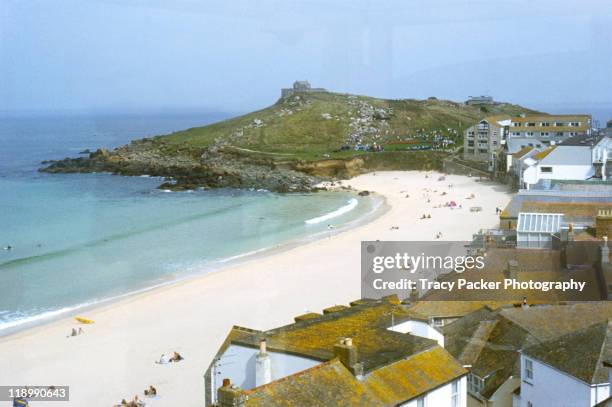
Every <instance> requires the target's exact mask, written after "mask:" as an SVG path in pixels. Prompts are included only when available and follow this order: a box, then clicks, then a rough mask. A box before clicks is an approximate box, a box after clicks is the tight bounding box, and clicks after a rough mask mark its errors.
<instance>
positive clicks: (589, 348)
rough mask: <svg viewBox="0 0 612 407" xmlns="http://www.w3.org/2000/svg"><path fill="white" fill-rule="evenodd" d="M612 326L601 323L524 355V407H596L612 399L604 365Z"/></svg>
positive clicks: (610, 353) (609, 351) (532, 348)
mask: <svg viewBox="0 0 612 407" xmlns="http://www.w3.org/2000/svg"><path fill="white" fill-rule="evenodd" d="M610 358H612V323H611V322H609V321H601V322H598V323H596V324H594V325H591V326H587V327H585V328H581V329H578V330H576V331H574V332H571V333H568V334H566V335H563V336H560V337H558V338H555V339H551V340H548V341H545V342H542V343H538V344H536V345H532V346H529V347H527V348H525V349H523V350H522V351H521V352H520V360H521V389H520V404H519V405H520V406H521V407H533V406H567V407H571V406H576V407H578V406H581V407H582V406H594V405H596V404H598V403H600V402H603V401H604V400H606V399H607V398H608V397H609V396H610V378H609V376H608V368H606V367H605V366H604V362H605V361H606V360H609V359H610Z"/></svg>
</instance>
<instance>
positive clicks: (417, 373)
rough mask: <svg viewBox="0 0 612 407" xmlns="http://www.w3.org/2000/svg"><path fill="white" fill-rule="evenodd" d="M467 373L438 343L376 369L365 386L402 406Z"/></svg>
mask: <svg viewBox="0 0 612 407" xmlns="http://www.w3.org/2000/svg"><path fill="white" fill-rule="evenodd" d="M465 374H467V370H466V369H464V368H463V367H462V366H461V365H460V364H459V363H457V361H456V360H455V359H454V358H453V357H452V356H451V354H450V353H448V352H447V351H445V350H444V349H443V348H441V347H439V346H437V347H435V348H432V349H428V350H426V351H424V352H421V353H418V354H415V355H413V356H411V357H409V358H407V359H405V360H400V361H397V362H394V363H392V364H390V365H387V366H384V367H382V368H380V369H377V370H375V371H373V372H372V373H371V374H369V375H368V376H367V377H366V378H365V380H363V384H364V386H365V387H366V388H367V389H368V390H369V391H370V392H371V393H372V394H373V395H374V396H376V398H378V399H379V400H380V401H381V404H382V405H393V406H394V405H398V404H400V403H403V402H406V401H408V400H411V399H413V398H415V397H418V396H420V395H422V394H424V393H426V392H428V391H431V390H433V389H435V388H437V387H440V386H441V385H444V384H446V383H449V382H451V381H453V380H456V379H457V378H459V377H461V376H463V375H465Z"/></svg>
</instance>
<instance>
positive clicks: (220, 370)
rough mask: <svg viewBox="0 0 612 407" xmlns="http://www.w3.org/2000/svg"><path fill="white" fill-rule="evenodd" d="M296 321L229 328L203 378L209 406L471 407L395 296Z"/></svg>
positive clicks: (448, 360) (449, 360) (439, 352)
mask: <svg viewBox="0 0 612 407" xmlns="http://www.w3.org/2000/svg"><path fill="white" fill-rule="evenodd" d="M295 321H296V322H295V323H293V324H290V325H286V326H282V327H279V328H275V329H271V330H267V331H257V330H252V329H247V328H241V327H234V328H232V330H231V331H230V333H229V335H228V337H227V338H226V340H225V341H224V343H223V345H222V346H221V348H220V349H219V351H218V352H217V355H216V357H215V358H214V360H213V362H212V363H211V364H210V366H209V368H208V369H207V371H206V373H205V375H204V382H205V401H206V404H205V405H207V406H209V405H216V406H220V407H225V406H244V407H250V406H293V405H300V406H302V405H304V406H327V405H333V406H355V405H364V406H369V405H376V406H411V407H421V406H427V405H428V406H434V405H435V406H442V407H443V406H449V407H465V406H466V400H467V396H466V385H467V383H466V378H465V377H466V374H467V371H466V370H465V369H464V368H463V367H462V366H461V364H459V363H458V362H457V361H456V360H454V358H453V357H452V356H451V355H450V354H449V353H448V352H447V351H446V350H444V349H443V348H442V347H441V346H440V345H439V344H438V341H437V340H438V339H440V338H441V334H440V333H439V331H437V330H435V329H433V328H431V327H429V326H428V324H427V319H426V318H424V317H422V316H420V315H419V314H417V313H415V312H414V311H412V310H410V309H409V307H408V306H406V305H404V304H402V303H401V302H400V301H399V300H398V299H397V297H396V296H392V297H386V298H383V299H381V300H367V299H364V300H357V301H354V302H352V303H351V304H350V306H342V305H339V306H334V307H330V308H327V309H325V310H323V313H322V314H317V313H307V314H304V315H300V316H297V317H296V318H295ZM421 335H423V336H421ZM220 379H222V380H220Z"/></svg>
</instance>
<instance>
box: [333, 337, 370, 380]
mask: <svg viewBox="0 0 612 407" xmlns="http://www.w3.org/2000/svg"><path fill="white" fill-rule="evenodd" d="M334 355H335V356H336V357H337V358H338V359H340V362H341V363H342V364H343V365H344V366H345V367H346V368H347V369H348V370H349V371H350V372H351V373H353V374H354V375H355V376H359V375H361V374H363V365H362V364H361V363H359V362H358V361H357V347H356V346H354V345H353V339H352V338H343V339H341V340H340V343H337V344H335V345H334Z"/></svg>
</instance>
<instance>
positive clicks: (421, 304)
mask: <svg viewBox="0 0 612 407" xmlns="http://www.w3.org/2000/svg"><path fill="white" fill-rule="evenodd" d="M509 304H512V302H508V301H501V302H500V301H418V302H417V303H415V304H414V305H413V306H412V307H411V308H410V309H411V310H412V311H414V312H417V313H419V314H423V315H425V316H427V317H429V318H435V317H440V318H445V317H446V318H449V317H462V316H464V315H467V314H469V313H470V312H473V311H476V310H478V309H480V308H482V307H488V308H490V309H497V308H500V307H503V306H505V305H509Z"/></svg>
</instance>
